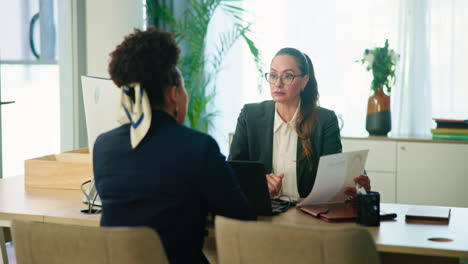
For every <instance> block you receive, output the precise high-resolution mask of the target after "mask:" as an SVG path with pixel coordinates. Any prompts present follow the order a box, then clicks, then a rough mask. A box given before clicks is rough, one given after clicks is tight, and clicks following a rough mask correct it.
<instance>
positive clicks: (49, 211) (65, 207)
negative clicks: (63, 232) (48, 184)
mask: <svg viewBox="0 0 468 264" xmlns="http://www.w3.org/2000/svg"><path fill="white" fill-rule="evenodd" d="M82 197H83V193H82V192H81V191H80V190H61V189H45V188H25V186H24V177H23V176H14V177H8V178H4V179H1V180H0V220H11V219H13V218H16V219H24V220H33V221H46V222H56V223H69V224H78V225H93V226H98V225H99V220H100V219H101V215H100V214H98V215H87V214H83V213H81V212H80V210H83V209H86V208H87V205H85V204H83V203H82V202H81V198H82Z"/></svg>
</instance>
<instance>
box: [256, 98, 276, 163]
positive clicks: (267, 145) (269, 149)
mask: <svg viewBox="0 0 468 264" xmlns="http://www.w3.org/2000/svg"><path fill="white" fill-rule="evenodd" d="M262 114H263V116H262V117H261V118H259V119H258V120H259V123H260V124H258V127H260V128H264V129H265V130H266V131H265V130H262V129H261V130H260V131H259V134H260V140H259V141H260V142H262V145H261V153H266V154H265V156H264V158H263V161H262V162H263V164H264V165H265V168H266V169H268V170H270V172H271V170H272V169H273V166H272V160H273V125H274V117H275V102H274V101H271V103H269V104H267V105H266V107H265V109H264V112H263V113H262ZM261 135H263V136H261Z"/></svg>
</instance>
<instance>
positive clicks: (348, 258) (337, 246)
mask: <svg viewBox="0 0 468 264" xmlns="http://www.w3.org/2000/svg"><path fill="white" fill-rule="evenodd" d="M215 232H216V247H217V251H218V261H219V263H220V264H247V263H255V264H263V263H268V264H275V263H277V264H285V263H295V264H302V263H314V264H315V263H317V264H345V263H349V264H354V263H356V264H370V263H372V264H374V263H375V264H377V263H380V260H379V256H378V254H377V250H376V247H375V244H374V241H373V239H372V237H371V235H370V234H369V232H368V231H367V230H366V229H363V228H358V227H324V226H292V225H280V224H272V223H268V222H247V221H238V220H233V219H229V218H224V217H220V216H218V217H216V220H215Z"/></svg>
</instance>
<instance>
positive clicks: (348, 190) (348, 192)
mask: <svg viewBox="0 0 468 264" xmlns="http://www.w3.org/2000/svg"><path fill="white" fill-rule="evenodd" d="M343 193H344V194H345V195H346V196H351V197H353V198H355V197H356V188H355V187H351V186H347V187H345V189H344V191H343Z"/></svg>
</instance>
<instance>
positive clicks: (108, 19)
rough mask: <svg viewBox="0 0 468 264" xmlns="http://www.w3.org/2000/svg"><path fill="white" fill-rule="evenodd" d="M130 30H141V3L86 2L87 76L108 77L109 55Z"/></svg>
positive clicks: (125, 0) (115, 0) (119, 0)
mask: <svg viewBox="0 0 468 264" xmlns="http://www.w3.org/2000/svg"><path fill="white" fill-rule="evenodd" d="M134 28H143V1H135V0H98V1H96V0H87V1H86V52H87V55H86V57H87V74H88V75H90V76H96V77H104V78H108V77H109V74H108V73H107V66H108V64H109V53H110V52H111V51H113V50H114V49H115V47H116V46H117V45H118V44H119V43H120V42H122V40H123V37H124V36H125V35H127V34H129V33H131V32H133V29H134Z"/></svg>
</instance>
